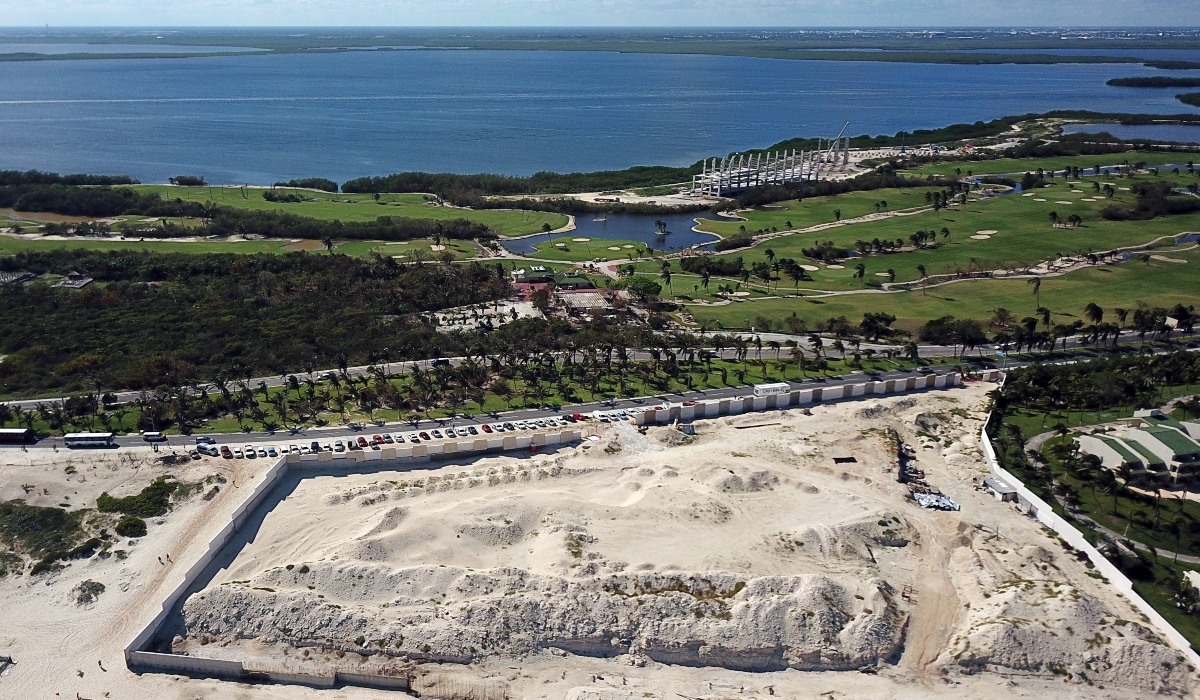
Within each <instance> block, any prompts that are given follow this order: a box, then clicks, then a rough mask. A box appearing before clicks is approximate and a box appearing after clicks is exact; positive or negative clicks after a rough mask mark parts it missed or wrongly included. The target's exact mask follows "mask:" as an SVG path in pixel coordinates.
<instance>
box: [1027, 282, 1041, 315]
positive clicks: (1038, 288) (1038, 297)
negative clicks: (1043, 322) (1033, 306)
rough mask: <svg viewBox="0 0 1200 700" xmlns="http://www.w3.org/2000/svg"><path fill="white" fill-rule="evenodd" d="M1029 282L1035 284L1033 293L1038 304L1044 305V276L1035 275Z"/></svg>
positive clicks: (1039, 305)
mask: <svg viewBox="0 0 1200 700" xmlns="http://www.w3.org/2000/svg"><path fill="white" fill-rule="evenodd" d="M1028 284H1031V285H1033V295H1034V297H1036V302H1037V305H1038V307H1039V308H1040V307H1041V305H1042V278H1041V277H1034V278H1033V279H1031V280H1029V282H1028Z"/></svg>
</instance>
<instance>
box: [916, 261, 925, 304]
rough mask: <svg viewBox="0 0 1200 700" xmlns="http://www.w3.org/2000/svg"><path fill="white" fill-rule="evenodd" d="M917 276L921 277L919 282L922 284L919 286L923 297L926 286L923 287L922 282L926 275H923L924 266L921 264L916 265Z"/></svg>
mask: <svg viewBox="0 0 1200 700" xmlns="http://www.w3.org/2000/svg"><path fill="white" fill-rule="evenodd" d="M917 274H919V275H920V276H921V282H922V284H921V296H925V287H926V286H927V285H925V284H924V282H925V276H926V275H925V265H924V264H923V263H922V264H920V265H917Z"/></svg>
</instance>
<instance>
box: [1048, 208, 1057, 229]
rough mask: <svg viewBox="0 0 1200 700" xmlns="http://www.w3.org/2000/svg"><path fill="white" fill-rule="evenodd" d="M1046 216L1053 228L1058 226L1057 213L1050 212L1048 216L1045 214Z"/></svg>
mask: <svg viewBox="0 0 1200 700" xmlns="http://www.w3.org/2000/svg"><path fill="white" fill-rule="evenodd" d="M1046 216H1048V217H1050V223H1051V225H1053V226H1057V225H1058V212H1056V211H1052V212H1050V213H1049V214H1047V215H1046Z"/></svg>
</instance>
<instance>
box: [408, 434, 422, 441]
mask: <svg viewBox="0 0 1200 700" xmlns="http://www.w3.org/2000/svg"><path fill="white" fill-rule="evenodd" d="M408 441H409V442H411V443H419V442H421V436H420V435H417V434H416V433H409V434H408Z"/></svg>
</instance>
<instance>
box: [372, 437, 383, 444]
mask: <svg viewBox="0 0 1200 700" xmlns="http://www.w3.org/2000/svg"><path fill="white" fill-rule="evenodd" d="M371 439H372V440H374V441H375V444H376V445H382V444H383V436H382V435H372V436H371Z"/></svg>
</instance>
